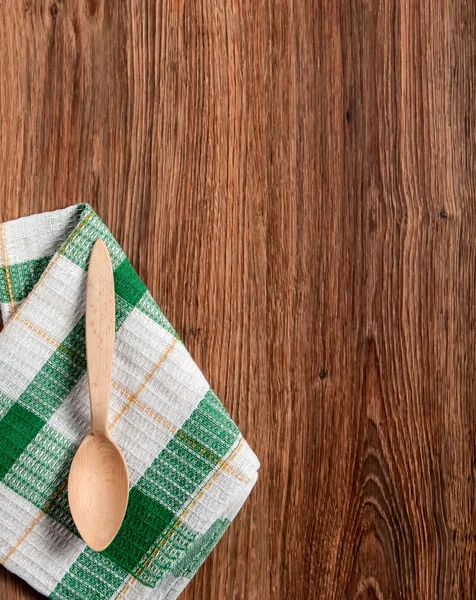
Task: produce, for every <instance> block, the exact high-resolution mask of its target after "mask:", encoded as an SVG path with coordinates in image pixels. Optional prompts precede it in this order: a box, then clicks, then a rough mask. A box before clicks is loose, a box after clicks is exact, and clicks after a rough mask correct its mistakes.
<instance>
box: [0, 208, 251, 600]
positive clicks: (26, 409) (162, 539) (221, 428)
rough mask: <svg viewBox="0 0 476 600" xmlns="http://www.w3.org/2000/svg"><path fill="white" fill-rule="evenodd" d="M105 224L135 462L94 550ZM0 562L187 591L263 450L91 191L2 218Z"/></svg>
mask: <svg viewBox="0 0 476 600" xmlns="http://www.w3.org/2000/svg"><path fill="white" fill-rule="evenodd" d="M99 237H101V238H102V239H103V240H104V241H105V242H106V245H107V246H108V249H109V252H110V255H111V259H112V263H113V269H114V283H115V293H116V339H115V354H114V369H113V382H112V393H111V407H110V429H111V435H112V437H113V438H114V439H115V441H116V442H117V444H118V445H119V447H120V448H121V450H122V452H123V454H124V457H125V459H126V462H127V466H128V469H129V476H130V496H129V505H128V509H127V512H126V516H125V520H124V523H123V525H122V527H121V529H120V531H119V533H118V535H117V537H116V538H115V539H114V541H113V543H112V544H111V545H110V546H109V547H108V548H107V549H106V550H104V551H103V552H100V553H98V552H94V551H92V550H91V549H89V548H88V547H87V546H86V545H85V543H84V542H83V540H82V539H81V537H80V535H79V533H78V531H77V530H76V528H75V526H74V523H73V521H72V518H71V514H70V511H69V507H68V500H67V477H68V471H69V467H70V464H71V460H72V457H73V456H74V453H75V451H76V449H77V448H78V446H79V443H80V442H81V440H82V439H83V437H84V436H85V435H86V433H87V432H88V429H89V398H88V386H87V375H86V356H85V319H84V311H85V289H86V286H85V284H86V276H87V273H86V271H87V264H88V260H89V255H90V252H91V249H92V246H93V244H94V242H95V240H96V239H97V238H99ZM0 265H1V271H0V303H1V310H2V317H3V321H4V325H5V327H4V329H3V331H2V332H1V333H0V440H1V443H0V562H1V564H3V565H5V566H6V568H7V569H10V570H11V571H13V572H14V573H16V574H17V575H19V576H20V577H22V578H23V579H25V580H26V581H27V582H28V583H29V584H30V585H32V586H33V587H34V588H36V589H37V590H38V591H39V592H41V593H43V594H45V595H46V596H49V597H50V598H53V599H55V600H84V599H88V600H105V599H113V598H114V599H116V598H124V599H125V598H127V599H139V598H141V599H146V598H147V599H168V600H171V599H173V598H177V596H178V595H179V594H180V592H181V591H182V590H183V589H184V587H185V586H186V585H187V583H188V582H189V581H190V579H191V578H192V577H193V575H194V574H195V572H196V571H197V569H198V568H199V567H200V565H201V564H202V562H203V561H204V560H205V558H206V557H207V556H208V554H209V553H210V552H211V550H212V549H213V547H214V546H215V544H216V543H217V541H218V540H219V539H220V537H221V535H222V534H223V532H224V531H225V529H226V528H227V526H228V525H229V524H230V522H231V520H232V519H233V518H234V516H235V515H236V513H237V512H238V510H239V509H240V507H241V506H242V504H243V502H244V501H245V499H246V497H247V496H248V494H249V493H250V491H251V488H252V487H253V485H254V484H255V482H256V479H257V471H258V467H259V463H258V460H257V458H256V456H255V455H254V454H253V452H252V451H251V450H250V448H249V446H248V444H247V443H246V442H245V441H244V439H243V438H242V436H241V434H240V432H239V431H238V429H237V427H236V425H235V424H234V423H233V421H232V420H231V418H230V417H229V415H228V414H227V412H226V411H225V409H224V408H223V406H222V404H221V403H220V401H219V400H218V399H217V397H216V396H215V394H214V393H213V391H212V390H211V388H210V386H209V384H208V383H207V381H206V380H205V378H204V377H203V375H202V373H201V372H200V370H199V369H198V367H197V366H196V364H195V363H194V361H193V360H192V358H191V357H190V355H189V354H188V352H187V350H186V349H185V347H184V345H183V343H182V342H181V340H180V339H179V337H178V336H177V334H176V333H175V331H174V329H173V328H172V326H171V325H170V323H169V322H168V321H167V319H166V318H165V317H164V315H163V314H162V312H161V311H160V309H159V307H158V306H157V304H156V303H155V302H154V300H153V298H152V296H151V295H150V293H149V292H148V291H147V289H146V287H145V286H144V284H143V282H142V281H141V280H140V278H139V277H138V275H137V274H136V272H135V271H134V269H133V268H132V266H131V264H130V263H129V261H128V260H127V258H126V256H125V254H124V252H123V251H122V249H121V248H120V246H119V245H118V244H117V242H116V241H115V239H114V238H113V237H112V235H111V233H110V232H109V231H108V229H107V228H106V226H105V225H104V223H103V222H102V221H101V220H100V219H99V217H98V216H97V215H96V214H95V212H94V211H93V210H92V208H91V207H90V206H88V205H87V204H81V205H77V206H72V207H69V208H66V209H64V210H60V211H56V212H53V213H43V214H40V215H34V216H31V217H25V218H22V219H18V220H16V221H10V222H7V223H4V224H2V225H0Z"/></svg>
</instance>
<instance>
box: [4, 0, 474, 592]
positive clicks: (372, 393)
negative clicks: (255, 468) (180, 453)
mask: <svg viewBox="0 0 476 600" xmlns="http://www.w3.org/2000/svg"><path fill="white" fill-rule="evenodd" d="M0 23H1V30H2V35H1V36H0V73H1V77H0V191H1V196H0V198H1V200H0V220H6V219H10V218H14V217H18V216H21V215H25V214H30V213H33V212H39V211H41V210H51V209H54V208H58V207H61V206H66V205H68V204H71V203H75V202H79V201H88V202H90V203H91V204H92V205H93V206H94V207H95V209H96V210H97V211H98V213H99V214H100V215H101V217H102V218H103V219H104V220H105V221H106V223H107V224H108V225H109V227H110V229H111V230H112V231H113V233H114V234H115V235H116V237H117V239H118V240H119V242H120V243H121V244H122V245H123V247H124V249H125V250H126V252H127V253H128V255H129V257H130V258H131V261H132V263H133V264H134V266H135V267H136V269H137V270H138V272H139V273H140V275H141V276H142V277H143V279H144V281H145V282H146V283H147V285H148V287H149V288H150V290H151V292H152V293H153V295H154V297H155V298H156V299H157V300H158V302H159V304H160V305H161V307H162V308H163V310H164V312H165V314H166V315H167V316H168V317H169V319H170V320H171V321H172V323H173V324H174V326H175V327H176V329H177V330H178V332H179V334H180V335H181V336H182V338H183V339H184V341H185V343H186V344H187V346H188V347H189V349H190V352H191V354H192V356H193V357H194V358H195V360H196V361H197V362H198V364H199V365H200V366H201V368H202V369H203V370H204V372H205V374H206V376H207V377H208V379H209V380H210V381H211V383H212V385H213V386H214V387H215V389H216V391H217V393H218V394H219V396H220V397H221V398H222V400H223V402H224V404H225V406H226V407H227V408H228V410H229V411H230V412H231V414H232V416H233V417H234V418H235V420H236V422H237V423H238V425H239V426H240V428H241V429H242V431H243V432H244V434H245V436H246V437H247V439H248V440H249V442H250V444H251V445H252V447H253V448H254V449H255V450H256V452H257V453H258V455H259V457H260V459H261V460H262V471H261V476H260V480H259V483H258V486H257V487H256V489H255V490H254V492H253V494H252V496H251V498H250V500H249V501H248V502H247V504H246V506H245V508H244V509H243V511H242V512H241V513H240V515H239V516H238V518H237V521H236V522H235V523H234V524H233V525H232V527H231V528H230V530H229V531H228V532H227V534H226V535H225V537H224V539H223V540H222V541H221V542H220V544H219V545H218V547H217V549H216V550H215V551H214V553H213V554H212V556H211V557H210V558H209V559H208V560H207V562H206V563H205V565H204V567H203V568H202V569H201V571H200V573H199V574H198V575H197V577H196V578H195V579H194V581H193V583H192V584H191V585H190V586H189V588H188V589H187V591H186V592H185V593H184V594H183V596H182V597H183V598H184V599H185V600H192V599H198V598H220V599H221V598H223V599H229V600H231V599H232V598H233V599H235V598H240V599H242V598H243V599H246V600H248V599H259V600H262V599H263V600H265V599H271V598H286V599H291V600H292V599H296V600H297V599H301V598H351V597H362V598H471V597H472V595H473V591H472V590H473V588H474V586H475V583H476V577H475V575H476V573H475V570H476V559H475V556H476V516H475V489H476V488H475V466H474V465H475V459H474V456H475V443H474V440H475V438H476V431H475V430H476V409H475V402H474V398H475V392H476V376H475V375H474V369H473V365H474V364H475V363H476V350H475V348H476V343H475V342H476V336H475V331H476V323H475V321H476V318H475V314H476V313H475V310H474V308H473V307H474V306H475V305H476V302H475V301H476V292H475V291H474V290H475V289H476V288H475V285H474V284H475V264H476V256H475V254H476V252H475V243H474V240H475V239H476V218H475V216H474V209H475V191H476V190H475V181H476V180H475V177H474V174H473V169H474V163H475V159H476V153H475V150H476V135H475V130H476V129H475V128H476V114H475V108H474V99H473V92H474V89H475V81H476V79H475V75H476V73H475V69H476V53H475V45H474V39H475V34H476V13H475V11H474V9H473V7H472V5H471V3H469V2H465V1H464V0H456V1H455V2H452V3H438V2H436V1H435V0H427V1H426V2H423V3H416V2H412V1H411V0H403V1H401V2H397V1H396V0H381V1H380V2H378V3H377V2H369V1H363V2H349V1H347V0H343V1H342V2H335V1H334V0H322V1H320V2H315V1H313V0H302V1H301V2H291V1H286V0H280V1H277V2H268V3H265V2H257V1H256V2H248V3H246V2H243V3H242V2H238V1H237V0H211V1H209V2H204V3H200V2H184V1H182V2H179V1H177V0H161V1H159V2H144V3H141V4H140V7H139V5H137V4H136V3H134V2H123V3H121V4H116V3H105V2H101V1H100V0H97V1H92V0H90V1H89V2H81V3H80V2H76V1H74V0H71V1H65V2H56V3H54V2H53V3H52V2H39V1H38V2H35V1H32V2H23V3H11V4H10V3H4V4H2V5H1V6H0ZM17 582H18V580H17V579H16V578H14V577H12V576H10V575H8V576H7V575H6V574H5V571H2V572H1V574H0V597H1V598H2V599H3V598H5V600H13V599H15V600H17V599H18V600H20V599H22V600H23V599H24V598H30V597H35V595H34V594H33V592H32V593H31V594H30V593H29V591H28V590H27V588H26V587H25V586H22V585H21V584H18V583H17Z"/></svg>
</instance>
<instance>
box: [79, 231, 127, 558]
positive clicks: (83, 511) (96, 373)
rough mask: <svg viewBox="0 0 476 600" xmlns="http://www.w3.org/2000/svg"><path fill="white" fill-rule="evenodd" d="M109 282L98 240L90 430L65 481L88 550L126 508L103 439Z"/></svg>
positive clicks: (110, 447)
mask: <svg viewBox="0 0 476 600" xmlns="http://www.w3.org/2000/svg"><path fill="white" fill-rule="evenodd" d="M114 313H115V307H114V279H113V273H112V265H111V259H110V256H109V252H108V250H107V247H106V244H105V243H104V242H103V241H102V240H98V241H97V242H96V243H95V244H94V247H93V250H92V253H91V258H90V262H89V271H88V283H87V295H86V358H87V363H88V377H89V396H90V402H91V431H90V433H89V434H88V435H87V436H86V437H85V438H84V440H83V442H82V444H81V446H80V447H79V448H78V451H77V452H76V455H75V457H74V460H73V463H72V465H71V470H70V472H69V479H68V500H69V506H70V508H71V514H72V516H73V519H74V522H75V524H76V527H77V528H78V531H79V533H80V534H81V536H82V538H83V539H84V541H85V542H86V544H87V545H88V546H89V547H90V548H92V549H93V550H97V551H100V550H104V549H105V548H107V546H109V544H110V543H111V542H112V540H113V539H114V537H115V536H116V534H117V532H118V531H119V528H120V527H121V524H122V521H123V520H124V514H125V512H126V508H127V501H128V496H129V475H128V472H127V467H126V463H125V461H124V457H123V456H122V454H121V451H120V450H119V448H118V447H117V445H116V444H115V443H114V441H113V440H112V438H111V436H110V435H109V428H108V420H109V396H110V390H111V376H112V361H113V355H114V318H115V316H114Z"/></svg>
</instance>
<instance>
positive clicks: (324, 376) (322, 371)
mask: <svg viewBox="0 0 476 600" xmlns="http://www.w3.org/2000/svg"><path fill="white" fill-rule="evenodd" d="M326 377H327V371H326V369H321V372H320V373H319V379H320V380H321V381H322V380H323V379H325V378H326Z"/></svg>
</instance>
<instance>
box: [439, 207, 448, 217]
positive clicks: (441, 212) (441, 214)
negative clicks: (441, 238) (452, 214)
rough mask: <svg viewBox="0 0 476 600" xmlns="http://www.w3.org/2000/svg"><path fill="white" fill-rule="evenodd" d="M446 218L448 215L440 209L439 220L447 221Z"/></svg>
mask: <svg viewBox="0 0 476 600" xmlns="http://www.w3.org/2000/svg"><path fill="white" fill-rule="evenodd" d="M447 218H448V213H447V212H446V210H445V209H444V208H442V209H441V210H440V219H447Z"/></svg>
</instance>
